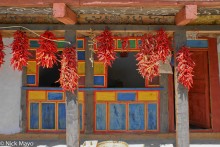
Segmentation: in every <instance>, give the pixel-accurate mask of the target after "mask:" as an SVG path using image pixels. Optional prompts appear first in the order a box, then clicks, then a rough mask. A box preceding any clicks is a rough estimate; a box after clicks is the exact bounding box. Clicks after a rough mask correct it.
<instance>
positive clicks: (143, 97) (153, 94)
mask: <svg viewBox="0 0 220 147" xmlns="http://www.w3.org/2000/svg"><path fill="white" fill-rule="evenodd" d="M157 100H158V92H157V91H145V92H144V91H140V92H138V101H157Z"/></svg>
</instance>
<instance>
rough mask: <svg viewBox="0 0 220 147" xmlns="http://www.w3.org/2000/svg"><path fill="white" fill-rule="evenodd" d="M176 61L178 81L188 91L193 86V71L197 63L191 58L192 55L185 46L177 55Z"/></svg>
mask: <svg viewBox="0 0 220 147" xmlns="http://www.w3.org/2000/svg"><path fill="white" fill-rule="evenodd" d="M176 60H177V62H178V65H177V73H178V75H177V76H178V81H179V82H180V83H181V84H183V85H184V86H185V87H186V88H187V89H188V90H189V89H190V88H191V87H192V84H193V74H192V73H193V69H194V67H195V62H194V61H193V60H192V58H191V53H190V52H189V49H188V48H187V47H186V46H183V47H182V48H181V49H180V50H179V51H178V53H177V56H176Z"/></svg>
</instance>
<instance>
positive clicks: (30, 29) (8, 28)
mask: <svg viewBox="0 0 220 147" xmlns="http://www.w3.org/2000/svg"><path fill="white" fill-rule="evenodd" d="M9 28H22V29H25V30H28V31H29V32H31V33H33V34H35V35H36V36H38V37H41V38H44V39H46V40H50V41H54V42H64V43H68V44H71V42H69V41H65V40H53V39H49V38H46V37H43V36H40V34H38V33H36V32H34V31H32V30H31V29H28V28H26V27H23V26H8V27H0V29H9Z"/></svg>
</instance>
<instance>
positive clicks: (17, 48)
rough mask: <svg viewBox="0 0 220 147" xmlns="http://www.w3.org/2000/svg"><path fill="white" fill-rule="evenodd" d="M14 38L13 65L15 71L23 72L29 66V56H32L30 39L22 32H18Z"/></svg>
mask: <svg viewBox="0 0 220 147" xmlns="http://www.w3.org/2000/svg"><path fill="white" fill-rule="evenodd" d="M13 36H14V41H13V42H12V44H11V46H12V58H11V65H12V66H13V68H14V69H17V70H19V71H21V70H22V67H23V66H27V63H28V56H29V55H30V53H29V52H28V47H29V43H28V37H27V35H26V33H25V32H22V31H16V32H15V33H14V35H13Z"/></svg>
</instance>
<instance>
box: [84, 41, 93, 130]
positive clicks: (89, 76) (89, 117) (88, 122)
mask: <svg viewBox="0 0 220 147" xmlns="http://www.w3.org/2000/svg"><path fill="white" fill-rule="evenodd" d="M89 40H90V38H89V37H86V49H85V62H86V64H85V66H86V70H85V72H86V77H85V87H86V88H92V87H93V81H94V79H93V78H94V64H92V62H91V61H90V58H92V57H93V54H92V51H91V50H89V45H88V44H89V43H90V44H91V42H89ZM93 93H94V92H93V91H86V92H85V111H86V116H85V118H86V119H85V133H88V134H89V133H93V126H94V125H93V124H94V119H93V117H94V99H93Z"/></svg>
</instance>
